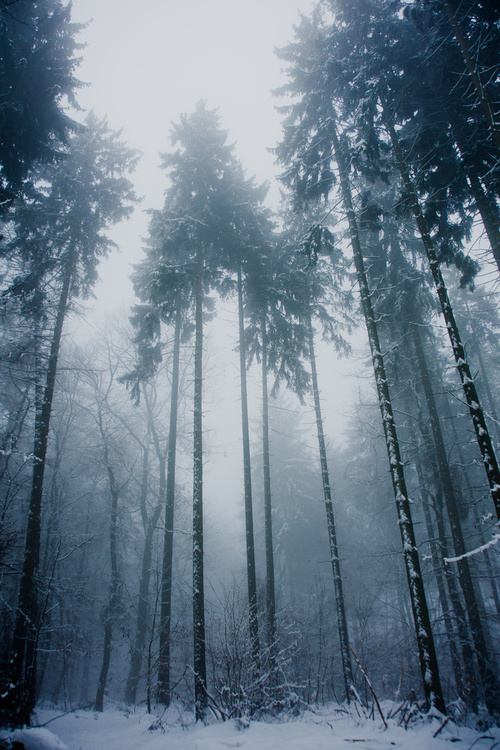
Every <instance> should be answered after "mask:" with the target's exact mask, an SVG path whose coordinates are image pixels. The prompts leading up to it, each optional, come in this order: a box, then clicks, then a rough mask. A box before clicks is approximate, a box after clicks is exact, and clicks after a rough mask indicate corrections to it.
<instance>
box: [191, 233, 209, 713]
mask: <svg viewBox="0 0 500 750" xmlns="http://www.w3.org/2000/svg"><path fill="white" fill-rule="evenodd" d="M202 389H203V247H202V245H201V243H199V244H198V247H197V250H196V280H195V348H194V402H193V633H194V699H195V715H196V720H197V721H199V720H201V721H203V719H204V717H205V714H206V710H207V705H208V701H207V666H206V636H205V594H204V570H203V411H202V409H203V401H202Z"/></svg>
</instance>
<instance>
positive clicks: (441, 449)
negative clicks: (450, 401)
mask: <svg viewBox="0 0 500 750" xmlns="http://www.w3.org/2000/svg"><path fill="white" fill-rule="evenodd" d="M412 333H413V343H414V346H415V352H416V354H417V361H418V366H419V369H420V374H421V378H422V387H423V391H424V395H425V400H426V403H427V411H428V413H429V422H430V426H431V430H432V436H433V442H434V447H435V450H436V460H437V464H438V467H439V475H440V477H441V483H442V487H443V494H444V499H445V505H446V510H447V513H448V519H449V523H450V530H451V537H452V540H453V547H454V550H455V554H456V555H457V556H461V557H462V559H461V560H459V561H458V563H457V566H458V577H459V580H460V586H461V588H462V591H463V595H464V599H465V605H466V608H467V614H468V618H469V623H470V628H471V634H472V640H473V643H474V649H475V652H476V657H477V660H478V664H479V673H480V675H481V679H482V682H483V685H484V690H485V697H486V705H487V706H488V709H489V710H490V711H491V712H492V713H493V712H494V711H496V707H497V706H498V704H499V702H500V687H499V685H498V681H497V679H496V676H495V674H494V672H493V670H492V669H491V667H490V658H489V654H488V649H487V646H486V639H485V635H484V632H483V626H482V623H481V616H480V613H479V606H478V603H477V599H476V595H475V592H474V586H473V583H472V576H471V572H470V567H469V562H468V559H467V557H465V555H466V553H467V549H466V547H465V541H464V537H463V533H462V525H461V523H460V516H459V513H458V505H457V500H456V497H455V492H454V489H453V482H452V479H451V474H450V467H449V464H448V459H447V456H446V448H445V444H444V439H443V433H442V431H441V425H440V422H439V417H438V413H437V408H436V403H435V400H434V394H433V392H432V385H431V379H430V374H429V370H428V367H427V362H426V358H425V353H424V349H423V344H422V340H421V334H420V328H419V326H418V325H413V326H412Z"/></svg>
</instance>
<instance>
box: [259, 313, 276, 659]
mask: <svg viewBox="0 0 500 750" xmlns="http://www.w3.org/2000/svg"><path fill="white" fill-rule="evenodd" d="M261 328H262V355H261V364H262V461H263V479H264V536H265V547H266V613H267V630H268V638H269V646H270V649H271V657H272V658H274V656H275V650H276V586H275V578H274V543H273V511H272V496H271V461H270V453H269V394H268V386H267V310H264V313H263V315H262V323H261Z"/></svg>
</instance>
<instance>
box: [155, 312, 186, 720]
mask: <svg viewBox="0 0 500 750" xmlns="http://www.w3.org/2000/svg"><path fill="white" fill-rule="evenodd" d="M181 327H182V312H181V306H180V303H178V305H177V311H176V316H175V329H174V349H173V353H172V391H171V393H170V423H169V429H168V454H167V496H166V502H165V530H164V536H163V562H162V573H161V605H160V653H159V666H158V702H159V703H161V704H163V705H164V706H169V705H170V701H171V697H172V696H171V694H170V638H171V630H172V561H173V549H174V508H175V455H176V449H177V414H178V406H179V360H180V341H181Z"/></svg>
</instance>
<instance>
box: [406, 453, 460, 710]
mask: <svg viewBox="0 0 500 750" xmlns="http://www.w3.org/2000/svg"><path fill="white" fill-rule="evenodd" d="M417 473H418V477H419V482H420V485H421V486H422V488H423V487H424V486H425V485H424V478H423V472H422V467H421V465H420V461H417ZM421 498H422V508H423V511H424V519H425V527H426V529H427V536H428V539H429V548H430V553H431V559H432V562H433V565H432V570H433V573H434V578H435V579H436V586H437V590H438V597H439V603H440V604H441V611H442V613H443V624H444V629H445V631H446V637H447V640H448V648H449V649H450V656H451V665H452V668H453V674H454V677H455V683H456V686H457V690H458V694H459V695H460V696H463V695H464V687H463V680H462V667H461V664H460V656H459V653H458V649H457V644H456V633H455V628H454V627H453V619H452V615H451V612H450V607H449V604H448V597H447V596H446V587H445V582H444V576H443V570H442V567H441V560H440V555H439V546H438V544H437V542H436V539H435V538H434V528H433V525H432V518H431V512H430V508H429V504H428V502H427V499H426V498H425V497H424V493H423V490H422V491H421Z"/></svg>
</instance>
